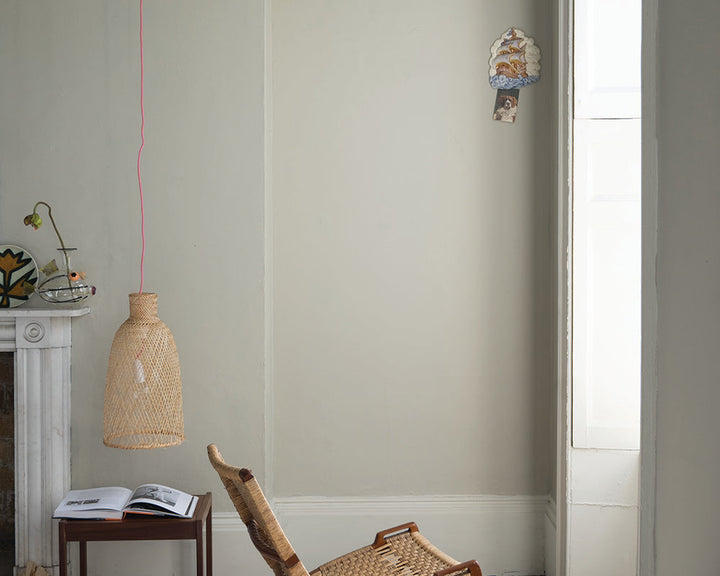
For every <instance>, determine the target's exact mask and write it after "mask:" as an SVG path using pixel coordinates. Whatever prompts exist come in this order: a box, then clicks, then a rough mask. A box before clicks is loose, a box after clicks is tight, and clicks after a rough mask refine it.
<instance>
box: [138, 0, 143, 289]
mask: <svg viewBox="0 0 720 576" xmlns="http://www.w3.org/2000/svg"><path fill="white" fill-rule="evenodd" d="M140 117H141V118H142V123H141V125H140V138H141V140H142V142H141V143H140V150H138V158H137V175H138V188H140V229H141V233H142V255H141V256H140V290H139V292H138V293H139V294H142V291H143V283H144V281H145V199H144V198H143V187H142V176H141V175H140V160H141V159H142V151H143V148H144V147H145V55H144V52H143V0H140Z"/></svg>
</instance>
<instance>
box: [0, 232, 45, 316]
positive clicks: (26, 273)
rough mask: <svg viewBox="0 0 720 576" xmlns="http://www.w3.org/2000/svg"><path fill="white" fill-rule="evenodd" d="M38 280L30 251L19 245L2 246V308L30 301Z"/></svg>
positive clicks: (0, 285)
mask: <svg viewBox="0 0 720 576" xmlns="http://www.w3.org/2000/svg"><path fill="white" fill-rule="evenodd" d="M37 280H38V269H37V264H35V259H34V258H33V257H32V256H31V255H30V252H28V251H27V250H25V249H24V248H20V247H19V246H13V245H12V244H5V245H2V246H0V308H15V306H20V304H24V303H25V302H27V301H28V299H29V298H30V296H31V295H32V293H33V291H34V289H35V284H36V283H37Z"/></svg>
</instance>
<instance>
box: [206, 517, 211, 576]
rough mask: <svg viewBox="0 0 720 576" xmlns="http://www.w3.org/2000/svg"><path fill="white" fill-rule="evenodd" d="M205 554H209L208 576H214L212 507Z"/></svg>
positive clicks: (207, 523)
mask: <svg viewBox="0 0 720 576" xmlns="http://www.w3.org/2000/svg"><path fill="white" fill-rule="evenodd" d="M205 554H207V574H206V576H212V506H210V509H209V510H208V515H207V520H206V523H205Z"/></svg>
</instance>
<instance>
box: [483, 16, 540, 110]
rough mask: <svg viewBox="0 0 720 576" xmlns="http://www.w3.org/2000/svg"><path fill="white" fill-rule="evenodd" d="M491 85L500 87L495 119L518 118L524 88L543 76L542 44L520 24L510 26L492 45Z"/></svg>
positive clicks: (496, 99)
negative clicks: (530, 35) (541, 61)
mask: <svg viewBox="0 0 720 576" xmlns="http://www.w3.org/2000/svg"><path fill="white" fill-rule="evenodd" d="M489 75H490V86H492V87H493V88H496V89H497V91H498V92H497V96H496V98H495V107H494V109H493V119H494V120H500V121H501V122H515V117H516V116H517V110H518V101H519V99H520V88H523V87H525V86H528V85H530V84H533V83H534V82H537V81H538V80H540V48H538V47H537V46H536V45H535V40H533V39H532V38H530V37H529V36H526V35H525V32H523V31H522V30H520V29H519V28H508V29H507V31H506V32H505V33H504V34H503V35H502V36H500V38H498V39H497V40H495V42H494V43H493V45H492V46H491V47H490V70H489Z"/></svg>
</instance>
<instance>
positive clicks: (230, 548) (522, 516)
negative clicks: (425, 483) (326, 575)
mask: <svg viewBox="0 0 720 576" xmlns="http://www.w3.org/2000/svg"><path fill="white" fill-rule="evenodd" d="M222 497H224V495H221V494H218V495H217V498H218V499H219V498H222ZM273 508H274V510H275V512H276V513H277V515H278V519H279V520H280V523H281V524H282V526H283V529H284V530H285V533H286V534H287V536H288V538H289V539H290V541H291V543H292V544H293V546H294V547H295V551H296V552H297V554H298V556H299V557H300V559H301V560H302V561H303V563H304V564H305V567H306V568H307V569H308V570H312V569H313V568H315V567H316V566H318V565H320V564H322V563H323V562H325V561H327V560H330V559H332V558H335V557H336V556H339V555H340V554H344V553H345V552H349V551H350V550H354V549H355V548H359V547H360V546H365V545H367V544H370V543H371V542H372V540H373V537H374V536H375V533H376V532H378V531H380V530H382V529H384V528H389V527H391V526H395V525H398V524H402V523H405V522H409V521H414V522H416V523H417V525H418V526H419V528H420V531H421V532H422V534H423V535H425V536H426V537H427V538H428V539H429V540H430V541H431V542H432V543H433V544H435V545H436V546H437V547H438V548H440V549H441V550H443V551H444V552H446V553H447V554H449V555H450V556H452V557H453V558H455V559H456V560H458V561H463V560H470V559H472V558H474V559H476V560H477V561H478V562H479V563H480V566H481V567H482V570H483V575H484V576H503V574H506V575H507V576H510V575H512V576H528V575H535V574H543V573H547V574H548V575H551V574H553V572H552V564H553V558H550V557H548V563H547V564H548V566H547V568H546V561H545V559H546V556H547V554H548V552H547V550H548V548H550V549H552V548H554V540H555V531H554V530H555V529H554V525H555V510H554V503H553V502H552V500H551V499H549V498H548V497H547V496H482V495H480V496H427V497H422V496H421V497H408V496H402V497H387V498H277V499H275V500H274V503H273ZM88 557H89V565H90V566H92V568H93V570H94V571H97V572H96V573H98V574H104V575H106V576H124V575H125V574H130V573H154V572H158V573H159V572H164V573H169V572H168V570H169V568H168V567H171V568H172V572H173V573H174V574H177V575H178V576H192V575H194V573H195V572H194V562H195V552H194V547H193V544H192V543H191V542H130V543H127V542H113V543H105V542H97V543H92V544H91V545H89V546H88ZM213 565H214V570H213V572H214V573H216V574H231V573H232V574H257V575H258V576H263V575H265V576H272V573H271V572H270V569H269V568H268V567H267V565H266V564H265V563H264V561H263V560H262V558H261V557H260V555H259V554H258V553H257V552H256V551H255V549H254V548H253V546H252V544H251V543H250V538H249V537H248V535H247V531H246V529H245V526H244V525H243V523H242V522H241V521H240V518H239V516H238V515H237V514H236V513H234V512H214V513H213ZM73 568H74V567H73ZM156 568H157V570H155V569H156ZM72 573H73V574H74V575H75V576H77V572H76V571H75V570H72ZM91 573H92V572H91Z"/></svg>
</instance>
